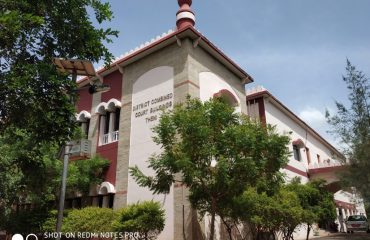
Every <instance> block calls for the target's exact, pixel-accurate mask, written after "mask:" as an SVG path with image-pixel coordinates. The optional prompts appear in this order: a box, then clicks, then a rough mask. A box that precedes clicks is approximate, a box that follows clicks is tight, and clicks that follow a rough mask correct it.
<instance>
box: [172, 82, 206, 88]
mask: <svg viewBox="0 0 370 240" xmlns="http://www.w3.org/2000/svg"><path fill="white" fill-rule="evenodd" d="M185 84H191V85H193V86H194V87H196V88H198V89H200V87H199V86H198V85H197V84H196V83H194V82H192V81H190V80H186V81H183V82H181V83H178V84H176V85H175V87H174V88H178V87H180V86H182V85H185Z"/></svg>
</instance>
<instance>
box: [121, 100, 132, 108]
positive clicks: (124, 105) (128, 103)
mask: <svg viewBox="0 0 370 240" xmlns="http://www.w3.org/2000/svg"><path fill="white" fill-rule="evenodd" d="M130 104H132V102H131V101H130V102H127V103H125V104H123V105H122V107H121V108H123V107H126V106H129V105H130Z"/></svg>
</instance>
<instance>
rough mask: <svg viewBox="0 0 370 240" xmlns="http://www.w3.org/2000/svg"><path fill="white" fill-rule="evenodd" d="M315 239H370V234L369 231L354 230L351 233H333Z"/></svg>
mask: <svg viewBox="0 0 370 240" xmlns="http://www.w3.org/2000/svg"><path fill="white" fill-rule="evenodd" d="M315 239H317V240H347V239H348V240H370V234H369V233H362V232H358V233H357V232H356V233H353V234H347V233H338V234H333V235H331V236H328V237H319V238H315Z"/></svg>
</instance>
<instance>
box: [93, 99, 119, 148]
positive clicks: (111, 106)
mask: <svg viewBox="0 0 370 240" xmlns="http://www.w3.org/2000/svg"><path fill="white" fill-rule="evenodd" d="M95 113H97V114H99V115H100V118H99V122H100V128H99V133H100V134H99V135H100V136H99V144H100V145H104V144H108V143H111V142H116V141H118V139H119V121H120V114H121V102H120V101H118V100H117V99H114V98H113V99H111V100H109V101H108V102H107V103H105V102H102V103H100V104H99V105H98V106H97V107H96V110H95Z"/></svg>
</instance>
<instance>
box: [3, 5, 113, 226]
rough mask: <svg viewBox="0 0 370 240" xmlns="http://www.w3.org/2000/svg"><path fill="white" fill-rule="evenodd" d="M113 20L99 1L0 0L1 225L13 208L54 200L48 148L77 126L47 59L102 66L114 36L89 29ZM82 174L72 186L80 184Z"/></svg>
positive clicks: (65, 89) (66, 84)
mask: <svg viewBox="0 0 370 240" xmlns="http://www.w3.org/2000/svg"><path fill="white" fill-rule="evenodd" d="M88 11H91V12H92V14H91V15H89V14H88ZM90 16H91V17H90ZM112 17H113V16H112V12H111V10H110V5H109V3H103V2H102V1H100V0H62V1H59V0H58V1H56V0H19V1H12V0H0V142H1V143H0V148H1V150H0V152H1V155H0V214H1V217H0V222H1V221H2V222H4V221H5V220H6V219H7V218H5V217H4V216H7V215H8V214H10V211H11V207H10V206H12V204H15V203H19V202H22V201H23V202H31V203H38V204H41V205H42V204H43V203H45V202H48V201H53V200H55V199H54V196H53V195H54V191H53V188H54V187H55V186H56V185H55V184H56V183H57V178H55V176H56V175H58V176H59V175H60V172H57V169H56V167H58V166H59V165H60V164H59V161H57V160H56V158H55V150H56V149H59V147H60V146H61V145H63V144H64V142H65V141H66V140H67V139H69V138H70V137H71V136H72V135H73V134H74V133H75V130H76V128H77V125H76V123H75V122H74V120H73V116H74V113H75V106H74V102H72V101H71V99H76V98H75V95H76V89H77V84H76V83H75V82H72V81H71V80H69V79H68V77H67V76H64V75H61V74H59V73H58V72H57V71H56V69H55V67H54V66H53V65H52V58H53V57H63V58H79V59H88V60H91V61H93V62H98V61H100V60H104V61H105V62H106V63H109V62H110V60H111V58H112V55H111V53H109V51H108V49H107V48H106V47H105V46H104V44H105V43H106V42H110V41H111V38H112V37H115V36H117V34H118V32H117V31H114V30H112V29H110V28H106V29H105V28H101V27H95V25H94V24H93V18H95V19H96V22H97V24H96V25H97V26H99V25H100V24H101V23H104V22H106V21H110V20H111V19H112ZM71 167H72V168H73V167H77V166H71ZM95 167H96V166H95ZM95 167H94V168H95ZM56 172H57V173H56ZM71 172H73V169H71ZM75 172H76V171H75ZM53 174H55V175H54V176H53V178H50V176H51V175H53ZM83 176H84V177H86V174H82V175H81V178H75V180H73V181H75V182H76V181H77V182H79V183H81V182H86V178H85V179H82V177H83ZM72 179H73V176H72V175H71V177H70V181H72ZM77 179H79V180H77ZM50 182H51V183H53V185H52V186H47V184H49V183H50ZM85 185H86V184H85ZM41 205H40V206H41ZM44 209H45V210H46V211H47V209H46V208H44Z"/></svg>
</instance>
